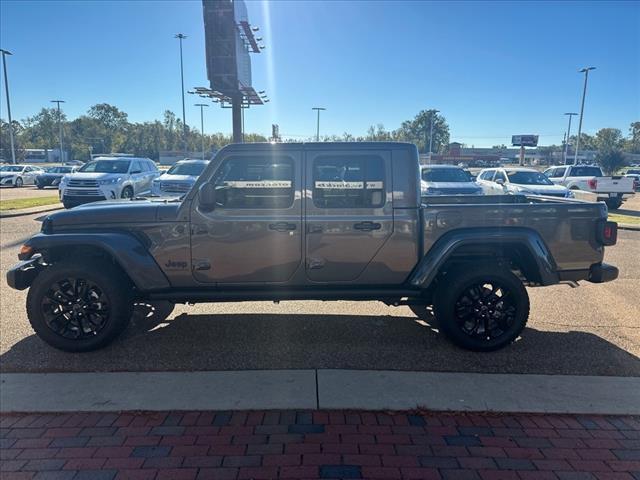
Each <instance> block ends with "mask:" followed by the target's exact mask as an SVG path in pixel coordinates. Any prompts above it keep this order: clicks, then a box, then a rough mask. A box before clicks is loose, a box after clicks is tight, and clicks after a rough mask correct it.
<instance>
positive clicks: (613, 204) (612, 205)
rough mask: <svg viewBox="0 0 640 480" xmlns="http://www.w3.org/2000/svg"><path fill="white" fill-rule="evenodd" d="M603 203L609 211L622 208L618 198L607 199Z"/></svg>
mask: <svg viewBox="0 0 640 480" xmlns="http://www.w3.org/2000/svg"><path fill="white" fill-rule="evenodd" d="M604 203H606V204H607V208H609V210H617V209H619V208H620V207H621V206H622V199H621V198H620V197H616V198H608V199H606V200H605V202H604Z"/></svg>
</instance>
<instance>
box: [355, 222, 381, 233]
mask: <svg viewBox="0 0 640 480" xmlns="http://www.w3.org/2000/svg"><path fill="white" fill-rule="evenodd" d="M353 228H355V229H356V230H360V231H362V232H371V231H372V230H380V229H381V228H382V224H380V223H377V222H360V223H356V224H354V225H353Z"/></svg>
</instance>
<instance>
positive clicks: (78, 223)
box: [47, 199, 181, 231]
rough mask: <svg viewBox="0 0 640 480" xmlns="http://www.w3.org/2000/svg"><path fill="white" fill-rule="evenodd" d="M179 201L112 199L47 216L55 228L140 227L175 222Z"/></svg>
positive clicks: (51, 225)
mask: <svg viewBox="0 0 640 480" xmlns="http://www.w3.org/2000/svg"><path fill="white" fill-rule="evenodd" d="M180 205H181V203H180V202H166V201H164V200H151V199H146V200H115V201H104V202H95V203H87V204H85V205H80V206H78V207H75V208H72V209H70V210H64V211H61V212H57V213H54V214H51V215H49V216H48V217H47V221H48V222H49V226H50V227H52V228H53V230H54V231H55V230H56V228H60V227H69V228H74V227H77V228H82V229H89V230H90V229H95V228H100V227H101V226H103V225H114V224H141V223H154V222H166V221H172V220H176V218H177V212H178V208H179V207H180Z"/></svg>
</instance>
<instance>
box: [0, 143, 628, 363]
mask: <svg viewBox="0 0 640 480" xmlns="http://www.w3.org/2000/svg"><path fill="white" fill-rule="evenodd" d="M74 175H76V174H74ZM616 234H617V224H616V223H615V222H608V221H607V209H606V206H605V205H603V204H600V203H588V202H581V201H578V200H571V199H564V198H562V199H561V198H549V197H536V196H524V195H493V196H485V195H476V196H462V195H460V196H453V195H452V196H441V197H433V202H431V203H429V204H423V203H422V202H421V199H420V175H419V166H418V150H417V148H416V147H415V145H411V144H407V143H393V142H362V143H361V142H350V143H330V142H327V143H311V144H296V143H280V144H274V145H271V144H268V143H264V144H260V143H248V144H232V145H229V146H226V147H225V148H223V149H221V150H220V151H219V152H218V153H217V154H216V156H215V157H214V159H213V160H212V161H211V162H210V163H209V165H208V166H207V167H206V169H205V171H204V172H203V173H202V175H200V178H199V179H198V181H197V182H196V184H195V185H194V187H193V188H192V189H191V190H190V191H189V193H188V194H187V195H186V196H185V197H184V199H182V200H176V201H172V202H167V201H166V200H164V199H154V198H151V197H150V198H147V199H141V200H138V201H135V202H102V203H99V204H94V205H86V206H84V207H82V208H75V209H71V210H67V211H62V212H59V213H54V214H52V215H49V216H47V217H46V218H45V219H44V221H43V223H42V230H41V233H39V234H37V235H35V236H33V237H31V238H30V239H29V240H27V242H26V243H25V244H24V245H23V246H22V247H21V249H20V255H19V259H20V260H21V263H18V264H17V265H16V266H14V267H13V268H12V269H10V270H9V271H8V273H7V282H8V284H9V285H10V286H11V287H13V288H15V289H18V290H23V289H26V288H29V293H28V295H27V316H28V318H29V321H30V322H31V325H32V327H33V328H34V330H35V331H36V333H37V334H38V335H39V336H40V337H41V338H42V339H43V340H44V341H46V342H47V343H49V344H50V345H52V346H54V347H56V348H59V349H62V350H68V351H87V350H94V349H96V348H100V347H103V346H105V345H107V344H108V343H110V342H111V341H112V340H114V339H115V338H116V336H118V334H120V333H121V332H122V331H123V330H124V329H125V328H126V326H127V323H128V322H129V320H130V318H131V312H132V308H133V305H134V302H137V301H142V302H149V301H168V302H175V303H187V302H189V303H191V302H193V303H195V302H225V301H256V300H270V301H271V300H273V301H280V300H294V299H295V300H312V299H313V300H358V301H365V300H366V301H371V300H379V301H381V302H384V303H385V304H387V305H396V306H398V305H406V306H410V307H411V308H412V309H413V310H414V312H415V313H416V314H417V315H418V316H419V317H420V318H422V319H424V320H425V321H429V322H433V319H432V316H431V313H430V310H428V309H427V306H430V305H433V312H434V315H435V321H437V328H438V329H439V331H440V332H442V333H443V334H445V335H446V336H447V337H448V338H449V339H451V340H452V341H453V342H454V343H455V344H457V345H459V346H461V347H464V348H468V349H472V350H481V351H489V350H495V349H498V348H501V347H504V346H506V345H508V344H510V343H511V342H513V341H514V340H515V339H516V338H518V337H519V336H520V334H521V333H522V331H523V329H524V327H525V324H526V321H527V317H528V315H529V298H528V294H527V289H526V288H525V286H531V287H537V286H545V285H555V284H558V283H570V284H571V285H573V286H576V285H577V283H576V282H578V281H579V280H586V281H590V282H594V283H601V282H607V281H610V280H614V279H615V278H616V277H617V275H618V270H617V268H615V267H614V266H611V265H607V264H605V263H602V261H603V258H604V254H605V248H604V246H606V245H613V244H614V243H615V242H616ZM575 308H580V307H579V306H576V307H575Z"/></svg>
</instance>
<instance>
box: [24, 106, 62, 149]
mask: <svg viewBox="0 0 640 480" xmlns="http://www.w3.org/2000/svg"><path fill="white" fill-rule="evenodd" d="M59 119H60V121H61V122H62V124H63V132H64V131H65V128H64V124H65V123H66V122H67V117H66V115H65V114H64V112H62V111H61V112H60V118H59ZM23 124H24V131H23V132H22V135H21V137H22V140H23V142H24V145H25V147H26V148H49V149H51V148H56V147H57V146H58V145H59V142H60V140H59V128H58V110H57V109H56V108H43V109H42V110H40V112H39V113H37V114H36V115H34V116H33V117H27V118H26V119H25V120H24V121H23Z"/></svg>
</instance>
